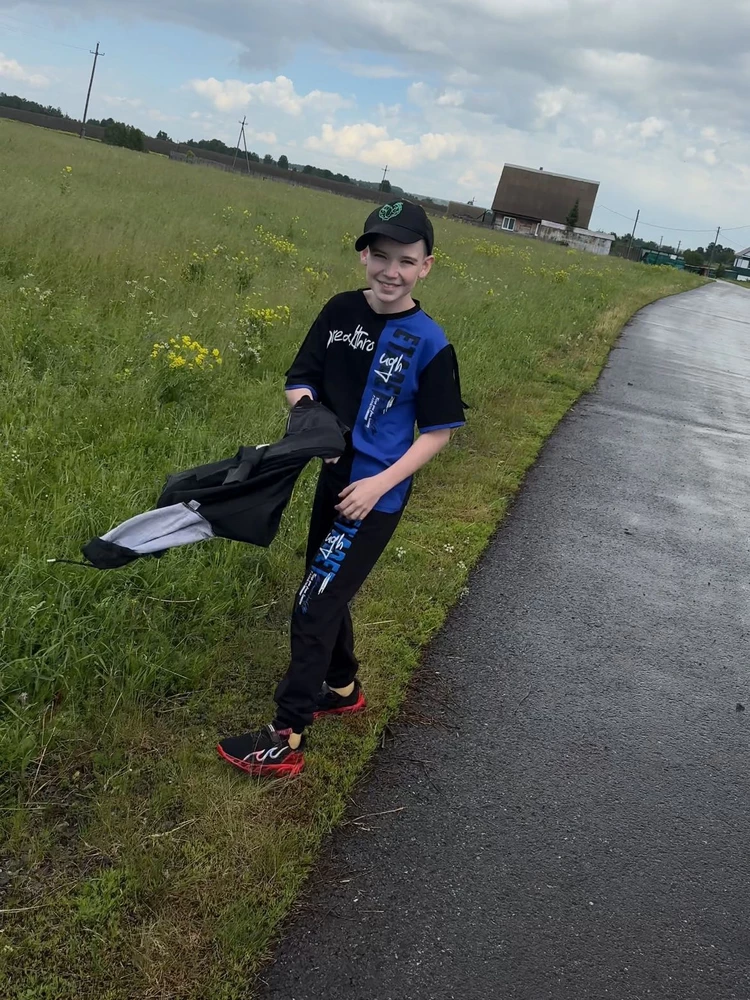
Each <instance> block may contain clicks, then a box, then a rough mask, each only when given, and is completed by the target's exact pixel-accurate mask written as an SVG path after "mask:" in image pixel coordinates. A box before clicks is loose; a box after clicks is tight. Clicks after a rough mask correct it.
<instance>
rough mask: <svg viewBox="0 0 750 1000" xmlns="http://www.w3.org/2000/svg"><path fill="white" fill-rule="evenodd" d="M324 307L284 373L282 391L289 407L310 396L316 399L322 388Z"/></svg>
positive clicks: (325, 328)
mask: <svg viewBox="0 0 750 1000" xmlns="http://www.w3.org/2000/svg"><path fill="white" fill-rule="evenodd" d="M326 330H327V326H326V307H325V306H324V307H323V309H322V311H321V312H320V313H319V314H318V316H317V317H316V318H315V321H314V322H313V324H312V326H311V327H310V329H309V330H308V332H307V336H306V337H305V339H304V340H303V342H302V344H301V345H300V347H299V350H298V351H297V354H296V356H295V358H294V361H293V362H292V364H291V365H290V367H289V369H288V370H287V371H286V373H285V382H284V390H285V393H286V398H287V402H288V403H289V405H290V406H294V405H295V404H296V403H298V402H299V401H300V399H303V398H304V397H305V396H310V398H311V399H318V398H319V397H320V394H321V391H322V388H323V366H324V363H325V351H326Z"/></svg>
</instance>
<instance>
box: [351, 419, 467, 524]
mask: <svg viewBox="0 0 750 1000" xmlns="http://www.w3.org/2000/svg"><path fill="white" fill-rule="evenodd" d="M451 433H452V431H451V430H450V428H445V429H443V430H439V431H426V432H425V433H423V434H420V435H419V437H418V438H417V440H416V441H415V442H414V444H413V445H412V446H411V448H409V450H408V451H407V452H406V454H405V455H403V456H402V457H401V458H400V459H399V460H398V461H397V462H394V463H393V465H391V466H389V468H387V469H385V470H384V471H383V472H380V473H378V475H377V476H370V477H369V478H368V479H360V480H359V481H358V482H356V483H352V484H351V485H350V486H347V487H346V489H345V490H342V492H341V493H339V497H340V498H341V503H340V504H338V505H337V506H336V510H337V511H339V513H340V514H342V515H343V516H344V517H346V518H349V520H350V521H361V520H362V519H363V518H365V517H367V515H368V514H369V513H370V511H371V510H372V509H373V507H374V506H375V504H376V503H377V502H378V500H380V498H381V497H382V496H384V495H385V494H386V493H387V492H388V491H389V490H392V489H393V488H394V487H396V486H398V484H399V483H402V482H403V481H404V480H405V479H408V478H409V477H410V476H413V475H414V473H415V472H417V471H418V470H419V469H421V468H422V466H424V465H426V464H427V463H428V462H429V461H430V459H431V458H434V457H435V455H437V454H438V452H440V451H442V450H443V448H444V447H445V446H446V445H447V444H448V442H449V441H450V438H451Z"/></svg>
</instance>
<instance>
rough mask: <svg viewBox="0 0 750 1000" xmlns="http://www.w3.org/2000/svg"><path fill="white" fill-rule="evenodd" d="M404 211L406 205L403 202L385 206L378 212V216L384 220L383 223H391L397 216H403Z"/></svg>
mask: <svg viewBox="0 0 750 1000" xmlns="http://www.w3.org/2000/svg"><path fill="white" fill-rule="evenodd" d="M403 210H404V203H403V202H402V201H397V202H394V204H393V205H383V207H382V208H381V209H380V211H379V212H378V215H379V216H380V218H381V219H382V220H383V222H390V221H391V219H395V218H396V216H397V215H401V213H402V211H403Z"/></svg>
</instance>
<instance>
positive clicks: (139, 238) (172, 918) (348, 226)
mask: <svg viewBox="0 0 750 1000" xmlns="http://www.w3.org/2000/svg"><path fill="white" fill-rule="evenodd" d="M66 166H71V167H72V168H73V169H72V173H70V174H65V172H64V168H65V167H66ZM0 176H1V177H2V199H3V212H2V240H1V241H0V331H1V333H2V348H3V349H2V353H1V354H0V418H1V419H0V428H1V431H2V444H3V447H2V450H1V451H0V504H1V506H2V511H3V530H2V537H0V570H1V571H2V572H0V622H1V623H2V625H1V627H2V649H1V653H0V655H1V658H2V663H1V664H0V713H1V715H0V719H1V721H0V727H1V728H0V771H1V772H2V775H3V797H2V799H1V800H0V824H1V829H0V845H1V846H0V869H1V871H0V909H2V919H3V921H4V923H3V927H2V933H0V981H2V982H3V983H4V989H3V996H4V997H6V998H8V1000H11V998H12V1000H42V998H45V1000H46V998H49V1000H73V998H77V1000H81V998H96V1000H125V998H138V1000H145V998H162V1000H167V998H169V1000H173V998H185V1000H188V998H195V1000H197V998H201V1000H230V998H239V997H246V996H247V995H248V994H247V982H248V981H249V979H250V977H251V976H252V974H253V972H254V971H255V970H257V969H258V967H259V966H260V964H261V963H262V962H263V961H264V960H265V959H266V958H267V957H268V955H269V949H270V947H271V945H272V940H273V934H274V933H275V932H276V929H277V927H278V925H279V920H280V918H282V917H283V916H284V915H285V914H287V913H288V912H289V911H290V909H291V908H293V906H294V902H295V898H296V896H297V894H298V892H299V890H300V887H301V886H302V884H303V881H304V879H305V876H306V874H307V873H308V872H309V870H310V867H311V866H312V865H314V864H315V859H316V852H317V851H318V848H319V846H320V843H321V840H322V838H323V837H324V836H325V835H326V833H327V832H328V831H330V829H331V828H332V826H333V825H335V823H336V822H337V821H338V820H339V819H340V818H341V816H342V814H343V812H344V810H345V808H346V805H347V800H348V796H349V795H350V793H351V790H352V787H353V785H354V783H355V781H356V779H357V778H358V777H359V776H361V775H362V773H363V769H364V767H365V765H366V763H367V761H368V759H369V758H370V757H371V755H372V753H373V751H374V749H375V748H376V746H377V744H378V741H379V736H380V733H381V731H382V727H383V725H384V724H385V723H386V721H387V720H388V719H389V718H390V717H391V716H392V715H393V714H394V713H395V712H396V711H397V710H398V707H399V705H400V703H401V701H402V698H403V696H404V692H405V689H406V685H407V683H408V681H409V678H410V676H411V675H412V672H413V671H414V668H415V667H416V666H417V664H418V661H419V657H420V650H421V649H422V648H423V646H424V644H425V643H426V642H427V641H428V640H429V638H430V637H431V636H432V635H433V634H434V632H435V630H436V629H438V628H439V627H440V625H441V624H442V622H443V621H444V618H445V615H446V613H447V611H448V609H449V608H450V607H451V605H453V604H454V603H455V602H456V600H457V599H459V598H460V595H461V593H462V590H463V588H464V587H465V586H466V584H467V574H468V572H469V570H470V568H471V567H472V565H473V564H474V563H475V562H476V560H477V558H478V557H479V555H480V553H481V552H482V550H483V548H484V547H485V546H486V544H487V541H488V539H489V538H490V535H491V533H492V531H493V530H494V529H495V527H496V526H497V524H498V522H499V521H500V520H501V518H502V517H503V514H504V512H505V511H506V508H507V506H508V504H509V502H510V500H511V499H512V497H513V495H514V493H515V492H516V491H517V489H518V487H519V485H520V483H521V481H522V479H523V476H524V473H525V472H526V471H527V469H528V468H529V466H530V465H531V464H532V463H533V461H534V459H535V457H536V456H537V454H538V451H539V448H540V446H541V444H542V443H543V441H544V439H545V438H546V437H547V436H548V435H549V433H550V431H551V430H552V429H553V428H554V426H555V424H556V423H557V422H558V420H559V419H560V417H561V416H562V415H563V414H564V413H565V411H566V410H567V409H568V407H569V406H570V405H571V403H572V402H573V401H574V400H575V399H576V398H577V397H578V396H579V395H580V394H581V393H582V392H583V391H585V390H586V389H587V388H589V387H590V386H591V385H592V384H593V382H594V380H595V379H596V376H597V375H598V373H599V371H600V369H601V366H602V364H603V362H604V360H605V359H606V356H607V353H608V351H609V349H610V347H611V345H612V343H613V341H614V339H615V337H616V335H617V332H618V330H619V329H620V328H621V327H622V325H623V323H624V322H625V321H626V320H627V319H628V318H629V317H630V316H631V315H632V314H633V312H634V311H635V310H637V309H638V308H639V307H641V306H643V305H645V304H646V303H648V302H650V301H652V300H654V299H656V298H658V297H660V296H663V295H667V294H670V293H673V292H677V291H680V290H684V289H688V288H691V287H695V286H696V285H698V284H699V283H700V279H696V278H694V277H692V276H687V275H684V274H681V273H679V272H677V271H675V270H673V269H672V268H659V267H648V266H645V265H633V264H628V263H626V262H623V261H619V260H615V259H610V258H596V257H593V256H588V255H582V254H579V253H576V252H574V251H565V250H564V249H560V248H557V247H553V246H545V245H537V244H534V243H531V242H528V241H524V240H522V239H519V238H513V237H503V236H501V235H499V234H491V233H486V232H480V231H477V230H475V229H472V228H468V227H462V226H460V225H458V224H450V223H445V222H438V223H437V227H436V228H437V237H438V247H439V254H438V262H437V265H436V267H435V269H434V271H433V274H432V275H431V276H430V278H429V279H428V280H427V282H426V283H425V284H424V286H422V288H421V290H420V293H419V294H420V297H421V299H422V302H423V304H424V306H425V308H426V309H427V310H428V311H429V312H430V313H431V314H432V315H433V316H435V318H436V319H437V320H438V321H439V322H441V323H442V324H443V325H444V327H445V329H446V331H447V333H448V335H449V337H450V338H451V339H452V341H453V342H454V343H455V345H456V348H457V351H458V354H459V359H460V362H461V369H462V377H463V383H464V396H465V398H467V401H468V402H469V403H470V405H471V407H472V409H471V410H470V411H469V414H468V416H469V423H468V426H467V427H466V428H465V429H464V430H462V431H461V432H459V433H458V434H457V435H456V436H455V438H454V439H453V441H452V443H451V445H450V446H449V448H448V449H447V450H446V451H445V452H444V453H443V454H442V455H441V456H439V458H438V459H437V460H436V461H435V462H434V463H432V464H431V465H430V466H429V467H428V468H427V469H426V470H424V471H423V472H422V473H421V474H420V476H419V477H418V484H417V489H416V490H415V494H414V497H413V501H412V504H411V506H410V509H409V512H408V514H407V516H406V517H405V519H404V521H403V522H402V525H401V527H400V528H399V531H398V532H397V535H396V537H395V539H394V541H393V543H392V545H391V546H390V547H389V549H388V550H387V552H386V553H385V555H384V556H383V558H382V560H381V562H380V564H379V565H378V567H377V569H376V571H375V572H374V573H373V575H372V577H371V579H370V581H368V584H367V585H366V587H365V589H364V590H363V592H362V594H361V595H360V596H359V598H358V599H357V601H356V602H355V606H354V615H355V622H356V628H357V633H358V637H359V652H360V654H361V657H362V660H363V664H364V666H363V677H364V681H365V683H366V686H367V691H368V697H369V701H370V705H371V710H370V712H369V713H368V714H367V715H366V716H365V717H361V718H359V719H356V720H352V721H350V722H345V723H343V724H342V723H340V722H339V723H333V722H331V723H329V722H326V723H321V724H319V725H318V726H316V727H315V729H314V732H313V735H312V740H311V748H310V750H309V752H308V755H307V757H308V767H307V770H306V771H305V772H304V774H303V775H302V776H301V778H300V779H299V780H297V781H295V782H292V783H286V784H285V783H276V784H268V783H258V782H254V781H249V780H246V779H243V777H242V776H241V775H238V774H236V773H234V772H232V771H231V770H230V769H229V768H228V767H227V766H226V765H223V764H222V763H221V762H220V761H219V760H218V758H217V757H216V756H215V751H214V745H215V742H216V740H217V737H219V736H221V735H226V734H228V733H232V732H234V731H237V730H238V729H243V728H245V727H248V726H249V725H251V724H256V723H261V722H264V721H266V720H267V719H268V718H269V717H270V716H271V713H272V711H273V704H272V692H273V688H274V686H275V682H276V680H277V679H278V677H279V676H280V675H281V673H282V672H283V670H284V669H285V664H286V658H287V618H288V613H289V610H290V607H291V600H292V597H293V594H294V591H295V589H296V586H297V584H298V582H299V580H300V578H301V574H302V569H303V566H302V558H303V552H304V545H305V529H306V517H307V512H308V509H309V503H310V500H311V494H312V489H313V486H314V475H315V471H316V470H315V469H314V468H312V467H311V468H310V469H309V470H308V472H307V473H306V474H305V475H304V477H303V479H302V480H301V481H300V484H299V487H298V489H297V490H296V493H295V496H294V499H293V501H292V503H291V505H290V507H289V509H288V510H287V512H286V514H285V517H284V521H283V525H282V528H281V531H280V533H279V535H278V537H277V539H276V540H275V541H274V543H273V545H272V546H271V547H270V548H269V549H268V550H261V549H253V548H251V547H249V546H242V545H240V544H237V543H229V542H224V541H216V542H213V543H210V544H207V545H204V546H193V547H188V548H186V549H182V550H177V551H175V552H173V553H170V554H169V555H168V556H166V557H165V558H163V559H161V560H150V561H143V562H141V563H137V564H134V565H133V566H132V567H129V568H127V569H124V570H120V571H115V572H110V573H97V572H95V571H93V570H86V569H83V568H79V567H75V566H68V565H64V564H48V562H47V560H48V559H50V558H53V557H57V556H67V557H71V558H74V559H75V558H78V553H79V548H80V546H81V545H82V544H83V543H84V542H86V541H87V540H88V539H89V538H91V537H92V536H94V535H97V534H100V533H102V532H104V531H106V530H107V529H108V528H109V527H111V526H112V525H114V524H115V523H118V522H119V521H121V520H123V519H124V518H126V517H129V516H131V515H132V514H134V513H137V512H140V511H141V510H144V509H147V508H149V507H150V506H152V505H153V503H154V502H155V500H156V498H157V496H158V494H159V492H160V489H161V486H162V484H163V481H164V478H165V476H166V475H167V474H168V473H169V472H172V471H176V470H179V469H183V468H186V467H188V466H190V465H193V464H197V463H199V462H203V461H207V460H212V459H214V458H218V457H221V456H225V455H230V454H233V453H234V452H235V451H236V449H237V447H238V446H239V445H240V444H244V443H250V444H253V443H258V442H261V441H269V440H273V439H275V438H276V437H278V436H280V435H281V433H283V427H284V420H285V404H284V400H283V394H282V373H283V371H284V370H285V368H286V366H287V365H288V364H289V363H290V361H291V359H292V357H293V355H294V352H295V349H296V346H297V344H298V343H299V341H300V338H301V337H302V336H303V334H304V333H305V332H306V330H307V328H308V325H309V324H310V322H311V321H312V319H313V317H314V315H315V313H316V312H317V310H318V309H319V307H320V306H321V305H322V303H323V302H324V301H325V300H326V298H327V297H328V296H329V295H331V294H333V293H334V292H335V291H338V290H341V289H343V288H347V287H352V286H356V285H357V284H359V283H361V281H362V275H361V269H360V266H359V264H358V260H357V255H356V254H355V253H354V252H353V251H352V249H351V243H352V239H351V236H350V235H348V234H353V233H356V232H357V231H358V230H359V227H360V226H361V222H362V219H363V217H364V215H365V214H366V212H367V206H363V205H362V204H360V203H358V202H355V201H348V200H345V199H339V198H336V197H334V196H331V195H327V194H325V193H322V192H313V191H308V190H305V189H302V188H292V187H289V186H286V185H282V184H275V183H273V182H261V181H258V180H250V179H247V178H244V177H237V176H230V175H227V174H225V173H222V172H220V171H214V170H208V169H201V168H197V167H189V166H186V165H182V164H175V163H170V162H168V161H165V160H164V159H162V158H161V157H149V156H142V155H138V154H134V153H130V152H126V151H123V150H118V149H113V148H109V147H107V146H104V145H99V144H93V143H82V142H80V141H78V140H76V139H75V137H72V136H67V135H60V134H56V133H52V132H47V131H43V130H40V129H33V128H32V127H29V126H24V125H20V124H17V123H13V122H6V121H0ZM259 226H260V227H262V229H259V228H258V227H259ZM307 269H309V270H307ZM279 307H288V309H289V316H288V317H287V314H286V310H285V309H283V308H281V309H280V308H279ZM265 309H273V310H278V311H277V312H276V313H275V316H274V317H273V320H272V321H271V322H268V321H267V319H266V320H264V319H263V314H262V313H261V312H260V311H261V310H265ZM183 335H186V336H189V337H190V338H196V339H197V340H198V341H199V342H200V343H201V344H203V345H205V346H207V347H209V348H210V349H213V348H217V349H218V350H219V351H220V352H221V355H222V357H223V364H222V365H221V366H216V367H215V368H214V369H213V370H212V371H203V372H200V371H198V372H196V371H195V370H194V371H192V372H191V371H189V370H187V369H182V370H170V369H168V368H166V367H165V365H164V362H163V358H162V357H161V356H160V357H157V358H152V356H151V355H152V349H153V344H154V343H155V342H163V341H165V340H168V338H170V337H178V338H179V337H182V336H183Z"/></svg>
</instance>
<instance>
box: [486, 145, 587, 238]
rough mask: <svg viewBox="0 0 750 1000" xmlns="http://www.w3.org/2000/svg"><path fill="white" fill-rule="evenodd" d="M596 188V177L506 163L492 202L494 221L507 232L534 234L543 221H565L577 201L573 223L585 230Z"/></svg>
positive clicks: (525, 234) (559, 222)
mask: <svg viewBox="0 0 750 1000" xmlns="http://www.w3.org/2000/svg"><path fill="white" fill-rule="evenodd" d="M598 191H599V181H587V180H584V179H583V178H581V177H568V176H566V175H565V174H553V173H550V172H549V171H547V170H543V169H541V168H540V169H539V170H533V169H531V168H530V167H519V166H515V165H513V164H510V163H506V164H505V166H504V167H503V172H502V176H501V177H500V183H499V184H498V186H497V192H496V194H495V200H494V201H493V203H492V211H493V213H494V223H493V224H494V226H495V228H496V229H503V230H505V231H506V232H511V233H512V232H515V233H519V234H521V235H524V236H536V235H538V227H539V226H540V224H541V223H542V222H543V221H546V222H554V223H558V224H559V225H565V224H566V222H567V220H568V217H569V215H570V212H571V210H572V209H573V206H574V205H575V203H576V201H577V202H578V220H577V222H576V225H577V226H578V227H580V228H581V229H586V230H587V229H588V226H589V223H590V221H591V214H592V212H593V211H594V203H595V201H596V196H597V193H598Z"/></svg>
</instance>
